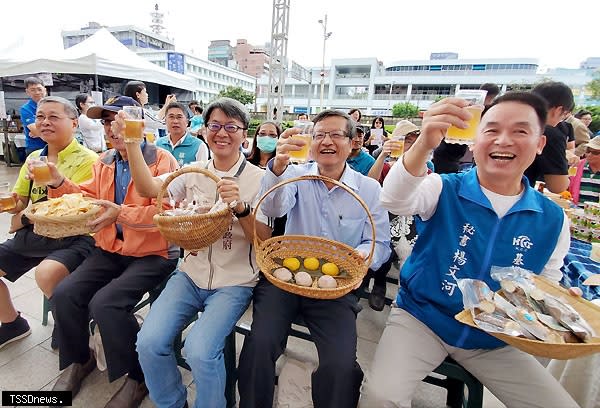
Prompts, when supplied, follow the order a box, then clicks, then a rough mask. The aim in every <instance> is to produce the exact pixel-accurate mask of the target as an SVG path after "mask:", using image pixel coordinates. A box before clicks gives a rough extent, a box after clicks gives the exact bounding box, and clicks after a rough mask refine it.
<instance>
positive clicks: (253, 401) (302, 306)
mask: <svg viewBox="0 0 600 408" xmlns="http://www.w3.org/2000/svg"><path fill="white" fill-rule="evenodd" d="M253 305H254V306H253V316H252V330H251V332H250V334H249V335H248V336H246V338H245V340H244V346H243V348H242V353H241V355H240V363H239V377H238V378H239V384H238V387H239V392H240V405H239V406H240V408H264V407H271V406H273V393H274V387H275V362H276V361H277V358H279V356H280V355H281V354H282V353H283V351H284V347H285V344H286V339H287V335H288V332H289V329H290V326H291V324H292V322H293V321H295V320H296V319H297V317H298V316H302V318H303V319H304V323H305V324H306V326H307V327H308V329H309V330H310V334H311V336H312V338H313V341H314V343H315V345H316V347H317V352H318V355H319V367H318V369H317V370H316V371H315V372H314V373H313V375H312V399H313V403H314V406H315V408H351V407H356V405H357V404H358V398H359V395H360V385H361V383H362V379H363V372H362V370H361V368H360V366H359V365H358V363H357V361H356V340H357V339H356V314H357V313H358V311H359V310H360V306H358V298H357V297H356V296H355V295H354V294H348V295H346V296H343V297H341V298H339V299H334V300H318V299H310V298H306V297H302V296H298V295H294V294H291V293H288V292H285V291H283V290H281V289H279V288H277V287H276V286H273V285H272V284H271V283H270V282H269V281H267V280H266V279H265V278H264V277H262V276H261V278H260V281H259V283H258V285H257V286H256V288H255V289H254V297H253Z"/></svg>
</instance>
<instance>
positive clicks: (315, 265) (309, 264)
mask: <svg viewBox="0 0 600 408" xmlns="http://www.w3.org/2000/svg"><path fill="white" fill-rule="evenodd" d="M304 267H305V268H306V269H308V270H309V271H316V270H317V269H319V260H318V259H317V258H314V257H310V258H306V259H305V260H304Z"/></svg>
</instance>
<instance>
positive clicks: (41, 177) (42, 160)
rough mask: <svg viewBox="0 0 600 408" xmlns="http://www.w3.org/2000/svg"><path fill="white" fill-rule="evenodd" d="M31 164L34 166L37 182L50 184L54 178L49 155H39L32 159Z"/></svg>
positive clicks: (34, 176)
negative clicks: (49, 165) (51, 172)
mask: <svg viewBox="0 0 600 408" xmlns="http://www.w3.org/2000/svg"><path fill="white" fill-rule="evenodd" d="M31 166H32V168H33V169H32V172H33V181H35V182H36V183H37V184H48V183H49V182H50V180H52V176H51V175H50V167H48V157H47V156H39V157H36V158H35V159H31Z"/></svg>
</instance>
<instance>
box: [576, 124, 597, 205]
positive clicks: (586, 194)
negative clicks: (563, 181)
mask: <svg viewBox="0 0 600 408" xmlns="http://www.w3.org/2000/svg"><path fill="white" fill-rule="evenodd" d="M585 150H586V151H585V157H584V158H583V159H582V160H581V161H580V162H579V163H578V165H577V172H576V173H575V176H573V177H572V178H571V181H570V183H569V192H570V193H571V197H572V198H573V202H574V203H575V204H577V205H579V206H580V207H583V204H584V203H585V202H588V201H589V202H592V203H597V202H598V200H599V198H600V136H596V137H594V138H593V139H592V140H590V142H589V143H586V145H585Z"/></svg>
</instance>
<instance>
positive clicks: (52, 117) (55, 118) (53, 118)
mask: <svg viewBox="0 0 600 408" xmlns="http://www.w3.org/2000/svg"><path fill="white" fill-rule="evenodd" d="M46 119H48V120H49V121H50V122H51V123H56V122H59V121H61V120H63V119H71V120H73V118H69V117H68V116H58V115H49V116H44V115H35V121H36V122H43V121H45V120H46Z"/></svg>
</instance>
